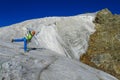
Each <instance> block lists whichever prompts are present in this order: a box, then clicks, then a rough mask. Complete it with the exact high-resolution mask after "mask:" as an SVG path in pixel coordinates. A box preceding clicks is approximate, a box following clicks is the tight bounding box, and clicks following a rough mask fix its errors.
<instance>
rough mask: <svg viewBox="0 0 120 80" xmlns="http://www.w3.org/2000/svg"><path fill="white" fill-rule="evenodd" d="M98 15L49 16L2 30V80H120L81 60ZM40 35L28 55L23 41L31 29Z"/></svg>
mask: <svg viewBox="0 0 120 80" xmlns="http://www.w3.org/2000/svg"><path fill="white" fill-rule="evenodd" d="M95 14H96V13H92V14H81V15H77V16H70V17H46V18H41V19H33V20H28V21H25V22H22V23H18V24H14V25H11V26H6V27H2V28H0V39H1V40H0V80H118V79H116V78H115V77H113V76H111V75H109V74H107V73H105V72H103V71H100V70H97V69H94V68H92V67H89V66H87V65H85V64H83V63H81V62H80V61H79V57H80V55H81V54H84V53H85V51H86V50H87V48H88V41H89V37H90V35H91V34H93V33H94V32H95V29H94V24H93V22H92V21H93V20H94V18H95ZM28 28H29V29H32V30H36V32H37V34H36V36H35V37H34V38H33V39H32V41H31V43H29V44H28V47H29V48H33V49H32V50H31V51H30V52H28V53H24V51H23V43H11V39H12V38H21V37H24V35H25V34H26V31H27V29H28Z"/></svg>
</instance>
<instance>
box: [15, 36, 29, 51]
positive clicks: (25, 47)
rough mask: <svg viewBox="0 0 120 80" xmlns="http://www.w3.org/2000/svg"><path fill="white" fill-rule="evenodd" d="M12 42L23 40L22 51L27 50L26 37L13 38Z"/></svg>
mask: <svg viewBox="0 0 120 80" xmlns="http://www.w3.org/2000/svg"><path fill="white" fill-rule="evenodd" d="M13 42H24V51H25V52H26V51H27V39H26V38H25V37H24V38H19V39H13Z"/></svg>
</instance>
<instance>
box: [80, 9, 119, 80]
mask: <svg viewBox="0 0 120 80" xmlns="http://www.w3.org/2000/svg"><path fill="white" fill-rule="evenodd" d="M94 23H95V25H96V27H95V28H96V32H95V33H94V34H93V35H91V36H90V41H89V47H88V50H87V52H86V54H84V55H82V56H81V59H80V60H81V61H82V62H84V63H86V64H88V65H91V66H93V67H96V68H99V69H102V70H104V71H106V72H108V73H110V74H112V75H114V76H116V77H117V78H119V79H120V15H116V14H114V15H113V14H112V13H111V12H110V11H109V10H108V9H103V10H101V11H99V12H98V13H97V15H96V18H95V21H94Z"/></svg>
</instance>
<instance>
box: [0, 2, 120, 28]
mask: <svg viewBox="0 0 120 80" xmlns="http://www.w3.org/2000/svg"><path fill="white" fill-rule="evenodd" d="M104 8H108V9H109V10H110V11H111V12H112V13H113V14H120V0H0V27H3V26H9V25H12V24H15V23H19V22H22V21H25V20H30V19H36V18H44V17H52V16H60V17H61V16H74V15H78V14H83V13H93V12H96V11H99V10H101V9H104Z"/></svg>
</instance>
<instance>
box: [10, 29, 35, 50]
mask: <svg viewBox="0 0 120 80" xmlns="http://www.w3.org/2000/svg"><path fill="white" fill-rule="evenodd" d="M35 33H36V32H35V31H34V30H33V31H30V30H29V31H28V32H27V35H26V36H25V37H23V38H20V39H12V40H11V42H24V51H25V52H28V51H29V50H28V49H27V44H28V43H29V42H30V41H31V39H32V38H33V36H34V35H35Z"/></svg>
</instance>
